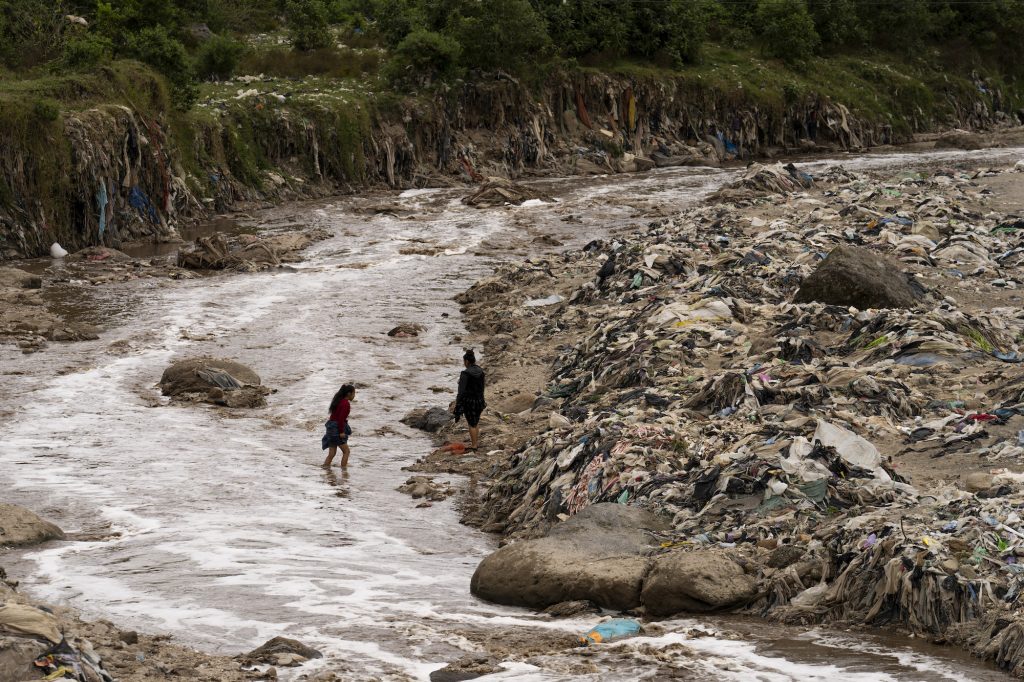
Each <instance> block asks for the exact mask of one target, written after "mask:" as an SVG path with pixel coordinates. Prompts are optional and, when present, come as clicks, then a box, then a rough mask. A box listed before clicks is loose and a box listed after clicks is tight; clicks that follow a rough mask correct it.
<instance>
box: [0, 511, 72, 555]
mask: <svg viewBox="0 0 1024 682" xmlns="http://www.w3.org/2000/svg"><path fill="white" fill-rule="evenodd" d="M63 539H64V531H62V530H61V529H60V528H58V527H57V526H55V525H53V524H52V523H50V522H49V521H44V520H43V519H41V518H39V517H38V516H36V515H35V514H34V513H32V512H30V511H29V510H28V509H25V508H24V507H19V506H17V505H13V504H0V545H6V546H8V547H19V546H26V545H36V544H39V543H40V542H46V541H47V540H63Z"/></svg>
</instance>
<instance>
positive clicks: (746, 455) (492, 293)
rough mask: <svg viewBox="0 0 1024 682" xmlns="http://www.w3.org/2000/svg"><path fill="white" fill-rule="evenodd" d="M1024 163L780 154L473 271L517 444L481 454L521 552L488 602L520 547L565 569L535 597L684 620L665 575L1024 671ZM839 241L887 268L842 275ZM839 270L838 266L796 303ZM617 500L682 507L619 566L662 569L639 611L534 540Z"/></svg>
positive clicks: (689, 597)
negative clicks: (595, 237)
mask: <svg viewBox="0 0 1024 682" xmlns="http://www.w3.org/2000/svg"><path fill="white" fill-rule="evenodd" d="M975 163H976V162H975ZM1021 170H1022V164H1017V167H1016V168H1013V167H999V168H983V167H982V168H979V167H971V168H964V167H942V166H939V167H934V165H933V166H932V167H927V168H924V169H922V170H918V169H916V168H915V169H907V170H893V169H889V170H884V171H875V172H870V173H857V172H850V171H848V170H845V169H843V168H841V167H835V168H830V169H828V170H827V171H825V172H823V173H818V174H816V175H814V176H813V177H804V175H806V174H803V173H802V172H801V171H800V170H799V169H796V168H793V169H790V170H787V169H785V168H783V167H781V166H775V167H768V166H766V167H761V166H755V167H752V168H751V169H750V170H749V171H748V173H747V174H746V175H745V176H744V177H743V178H741V180H740V181H738V182H737V183H735V184H734V185H733V186H731V187H729V188H726V189H725V190H724V191H722V192H720V193H718V195H717V196H715V197H713V198H712V199H711V200H709V201H708V202H706V203H704V204H701V205H698V206H694V207H692V208H687V209H684V210H680V211H679V213H678V215H676V216H675V217H672V218H667V219H661V220H657V221H655V222H651V223H650V224H648V225H646V226H645V227H642V228H637V230H636V231H635V232H634V233H633V234H631V235H629V236H628V237H626V236H623V237H620V238H619V239H617V240H605V241H595V242H593V243H592V244H590V245H588V247H587V248H586V249H583V250H581V251H576V252H569V253H566V254H563V255H561V256H557V257H550V258H538V259H533V260H531V261H528V262H526V263H523V264H520V265H515V266H512V265H510V266H507V267H505V268H503V269H502V270H501V271H499V272H498V273H497V274H496V275H495V276H494V277H492V278H489V279H487V280H484V281H482V282H479V283H478V284H476V285H475V286H474V287H472V288H471V289H470V290H469V291H467V292H466V293H465V294H463V295H462V297H461V298H460V302H461V303H462V304H463V307H464V312H465V314H466V315H467V322H468V325H469V327H470V329H471V330H473V331H474V332H475V334H476V335H477V337H478V338H477V340H478V341H479V343H480V344H481V345H482V346H483V348H484V350H485V366H486V367H487V368H488V370H489V372H490V373H491V375H492V376H493V377H494V378H495V381H494V382H493V383H492V386H493V390H492V393H491V395H492V396H493V399H492V400H491V402H492V403H493V404H494V406H495V408H496V410H495V412H496V414H494V415H492V417H491V421H490V422H489V423H488V424H485V429H484V434H485V440H486V442H487V443H488V444H489V445H490V446H492V447H493V445H494V444H500V445H502V446H504V449H503V450H498V451H494V452H492V453H491V454H490V455H489V457H488V458H487V460H486V461H482V462H477V463H476V464H474V465H469V466H466V467H464V468H463V469H462V470H463V471H467V470H468V472H469V473H476V474H477V475H478V477H479V478H480V479H481V483H482V485H481V491H480V498H479V499H473V498H469V499H467V504H466V520H467V521H468V522H470V523H472V524H475V525H479V526H481V527H483V528H484V529H485V530H489V531H496V532H502V533H503V534H504V535H505V540H504V542H503V544H505V545H506V546H505V547H503V548H502V549H501V550H499V551H498V553H496V554H495V555H492V557H491V558H489V559H488V560H487V561H485V562H484V564H482V565H481V569H480V570H478V576H477V577H476V578H474V587H475V588H477V593H478V594H480V592H481V586H482V585H484V584H485V583H486V579H487V575H486V571H487V570H494V571H497V572H499V573H501V572H504V574H505V575H508V570H509V569H510V567H511V566H513V565H514V566H515V570H517V571H519V575H520V576H521V578H522V580H525V581H526V582H530V581H531V579H533V584H534V585H536V586H538V587H537V589H538V590H542V588H543V587H544V584H543V583H544V581H551V584H552V585H553V586H554V587H553V588H552V591H551V594H547V595H543V596H541V597H536V595H535V597H536V598H535V599H534V601H535V602H536V603H531V604H530V605H531V606H534V607H538V608H543V607H544V606H545V605H547V604H546V603H541V602H542V601H545V600H547V601H552V602H557V601H568V600H571V599H589V600H590V601H593V602H595V603H597V604H598V605H603V606H606V607H610V608H612V607H614V608H627V609H632V610H635V611H637V612H639V613H644V612H646V613H647V615H659V616H663V615H669V613H667V612H664V610H662V611H659V610H658V609H652V608H651V603H652V602H647V601H645V600H644V599H643V594H644V591H645V588H646V581H651V582H652V583H653V582H655V579H657V581H656V582H658V587H659V589H658V590H655V591H654V592H653V595H654V598H655V599H656V600H657V603H658V604H659V605H661V606H664V604H665V600H666V596H665V595H668V596H669V597H671V598H672V599H675V600H676V603H677V604H680V605H682V606H678V607H677V609H676V610H677V611H683V612H693V611H694V610H697V611H712V610H728V611H731V612H742V613H747V614H753V615H759V616H764V617H767V618H770V619H776V620H781V621H785V622H790V623H805V624H807V623H844V624H860V625H866V626H896V627H900V628H904V629H906V630H909V631H911V632H914V633H917V634H922V635H927V636H929V637H930V638H932V639H933V640H934V641H938V642H951V643H957V644H960V645H962V646H964V647H966V648H968V649H970V650H971V651H972V652H974V653H975V654H976V655H978V656H980V657H982V658H984V659H986V660H989V661H992V662H994V663H995V664H997V665H998V666H1000V667H1001V668H1003V669H1005V670H1008V671H1010V672H1012V673H1013V674H1015V675H1018V676H1020V675H1024V665H1022V661H1024V617H1021V614H1020V607H1019V604H1018V597H1019V592H1020V589H1021V587H1022V585H1024V575H1022V574H1024V571H1022V570H1020V569H1019V566H1020V564H1018V555H1020V556H1022V557H1024V521H1022V520H1021V517H1020V516H1019V513H1018V508H1019V507H1020V506H1021V504H1022V503H1024V492H1022V488H1024V475H1022V474H1021V473H1020V472H1021V471H1022V465H1024V435H1020V434H1019V433H1018V431H1021V433H1024V419H1021V416H1022V415H1024V392H1022V387H1024V363H1022V360H1024V356H1022V354H1021V349H1022V345H1021V344H1022V343H1024V313H1022V311H1021V305H1020V301H1021V297H1020V295H1019V294H1018V289H1019V288H1020V287H1021V286H1022V285H1024V271H1022V270H1021V267H1020V262H1021V258H1022V256H1024V243H1022V242H1021V239H1022V237H1024V209H1022V208H1021V205H1022V202H1021V199H1022V197H1024V173H1022V172H1020V171H1021ZM837 247H843V248H847V249H854V250H855V251H854V252H855V253H861V252H863V253H862V255H863V257H864V258H865V259H867V260H871V259H877V262H876V263H875V264H874V270H870V269H869V270H864V271H858V270H856V267H857V266H850V265H849V264H847V265H843V264H839V265H835V264H833V265H832V266H827V265H826V266H823V261H824V260H825V257H826V256H827V255H828V254H829V253H831V252H833V251H834V250H835V249H836V248H837ZM824 267H832V268H833V269H835V268H839V270H838V271H834V272H831V273H830V276H832V277H836V278H838V279H837V280H836V282H838V284H836V282H833V284H835V286H830V287H824V288H823V289H822V291H823V292H824V293H822V291H819V292H811V293H808V294H807V295H806V296H804V295H801V297H800V300H803V301H808V302H803V303H794V302H793V299H794V295H795V294H796V293H797V291H798V289H800V288H801V285H803V284H805V283H807V282H808V281H809V278H810V275H811V274H812V273H814V272H815V271H816V270H821V269H822V268H824ZM851 267H852V268H853V269H850V268H851ZM894 267H895V268H899V269H900V270H902V273H900V272H891V271H892V269H893V268H894ZM843 268H846V269H847V270H846V271H845V272H844V271H843ZM870 272H875V273H876V276H879V277H881V276H882V275H881V274H879V273H888V274H892V275H894V276H896V277H897V278H905V279H901V280H900V281H905V282H906V285H905V286H908V287H909V289H908V291H909V292H910V293H907V294H906V295H905V296H903V297H902V298H900V297H897V300H895V302H893V301H887V300H885V299H884V298H883V299H880V300H882V303H881V304H882V305H900V306H907V307H890V308H881V307H873V306H871V305H870V301H872V300H873V299H872V297H873V296H876V297H877V296H883V297H884V296H885V295H886V294H887V293H890V292H889V291H888V289H890V288H891V287H878V286H876V287H874V290H873V291H871V290H869V291H861V289H860V286H859V284H860V283H861V282H862V281H864V280H865V278H868V277H870ZM865 273H868V274H865ZM843 278H846V279H843ZM844 281H845V282H847V284H846V285H845V286H846V289H850V290H856V291H854V292H853V295H856V296H862V297H865V298H862V299H861V300H863V301H865V303H864V307H863V308H854V307H849V306H850V303H849V302H848V301H847V300H845V298H844V297H843V296H844V295H845V294H849V293H850V292H849V291H844V287H843V282H844ZM868 289H871V287H868ZM829 290H830V291H831V293H829ZM830 296H836V297H837V298H836V299H835V300H829V297H830ZM907 296H909V297H912V298H911V299H908V298H906V297H907ZM823 299H824V300H823ZM537 301H543V302H544V304H543V305H541V304H538V303H536V302H537ZM875 305H876V306H877V305H879V304H877V303H876V304H875ZM426 466H427V467H429V466H430V464H429V463H427V464H426ZM440 466H444V464H441V465H440ZM601 503H612V504H618V505H620V506H629V507H633V506H636V507H642V508H645V509H647V510H650V511H653V512H656V513H658V514H659V515H660V517H661V518H662V520H668V521H669V522H670V523H669V528H667V529H664V528H662V529H655V528H652V527H649V526H644V525H641V526H630V527H629V528H627V529H625V530H624V532H626V531H628V532H630V533H632V532H642V533H644V534H645V535H646V536H648V537H651V538H654V539H656V540H657V542H655V543H653V544H652V546H651V547H649V548H643V549H639V550H636V551H634V550H633V549H630V551H629V552H626V553H625V554H623V553H619V554H616V553H614V552H611V551H610V550H609V552H607V554H608V556H606V557H604V559H607V561H606V562H604V564H603V565H604V569H603V570H604V571H606V572H610V573H616V572H617V571H619V569H620V568H621V572H620V573H621V575H627V574H629V575H634V574H633V573H630V571H634V569H635V560H636V559H637V557H640V558H642V559H643V560H644V561H646V562H647V563H646V564H645V566H644V567H643V568H642V569H640V570H639V571H638V572H636V573H635V574H636V575H638V576H639V578H638V579H639V580H640V582H641V584H640V585H639V589H638V590H637V591H636V592H635V594H637V595H639V597H638V599H639V602H629V600H627V601H626V602H620V603H615V602H616V600H617V598H618V597H621V594H622V593H621V592H616V593H614V594H615V595H616V596H614V597H613V596H609V595H611V594H612V593H611V592H609V591H608V590H607V589H606V588H607V587H608V584H607V582H602V580H603V578H602V577H601V576H596V577H594V576H590V577H593V578H594V582H592V583H590V584H589V585H584V586H583V587H582V588H581V587H580V584H579V583H580V582H582V581H584V580H588V579H589V578H586V577H581V578H580V579H579V580H578V581H577V583H576V584H573V583H572V582H569V583H561V585H562V587H561V588H559V587H558V586H559V584H560V583H558V581H559V580H564V579H565V575H564V574H562V573H559V571H558V567H557V566H555V565H554V564H553V562H554V559H553V558H551V557H549V556H547V555H546V554H545V552H544V551H542V550H543V547H544V545H543V544H534V545H531V544H530V543H544V542H545V541H546V539H545V538H544V537H542V536H544V535H546V534H547V533H549V532H551V530H552V529H557V528H558V527H559V525H558V524H559V522H560V521H562V520H564V519H567V518H571V517H572V516H574V515H575V514H577V513H579V512H580V511H582V510H584V509H587V508H589V507H591V506H594V505H598V504H601ZM601 506H604V505H601ZM602 528H604V529H605V531H607V526H602ZM623 537H625V536H623ZM535 538H540V539H535ZM577 542H579V541H578V540H577ZM510 543H511V544H510ZM516 545H521V546H526V547H533V548H535V549H537V551H534V552H529V551H523V552H519V553H518V554H517V556H516V557H512V556H511V555H510V554H508V552H510V551H511V550H512V549H513V548H515V546H516ZM587 551H588V552H589V555H593V556H590V558H591V559H592V560H595V561H597V560H599V559H601V557H600V556H599V555H601V548H600V547H594V548H590V549H588V550H587ZM502 552H506V554H507V555H508V556H509V562H513V560H514V561H516V562H519V563H507V564H504V565H503V564H502V563H501V562H500V561H498V560H497V559H495V557H499V555H501V554H502ZM524 554H525V555H528V556H529V559H528V560H525V561H524V560H523V559H522V556H521V555H524ZM589 555H588V556H589ZM690 555H693V556H694V557H703V559H704V560H703V561H701V560H698V561H696V562H693V561H688V559H687V557H688V556H690ZM712 556H713V557H714V561H711V560H710V559H709V557H712ZM620 559H621V561H619V560H620ZM489 562H490V565H491V568H490V569H485V564H488V563H489ZM617 562H618V563H617ZM630 562H633V563H630ZM737 567H738V569H737ZM726 569H727V570H726ZM737 570H739V573H736V571H737ZM580 573H581V575H585V576H589V575H590V572H588V571H581V572H580ZM616 574H617V575H618V574H619V573H616ZM737 580H739V581H741V582H743V583H747V582H748V581H749V580H754V581H756V585H757V587H756V589H755V590H753V592H752V593H749V594H748V593H747V591H746V590H745V588H744V589H734V588H735V586H736V585H737ZM621 584H622V585H627V584H628V585H629V586H630V587H629V590H630V591H632V590H633V587H635V586H634V585H633V584H632V583H630V582H629V580H625V579H624V580H623V582H622V583H621ZM577 588H579V589H577ZM652 589H653V588H652ZM559 590H561V591H562V592H572V594H561V593H560V591H559ZM588 590H589V592H588ZM730 590H731V591H730ZM484 593H485V594H484V596H490V597H491V598H494V599H496V600H500V599H501V597H500V596H495V595H494V594H493V593H490V594H488V593H487V592H486V589H484ZM631 593H632V592H631ZM723 594H725V595H730V594H731V595H733V596H735V597H737V598H736V599H726V600H723V601H715V600H716V599H717V598H718V597H720V596H722V595H723ZM538 600H539V601H538ZM602 602H603V603H602ZM687 604H688V605H689V607H687V606H686V605H687ZM695 605H696V606H695Z"/></svg>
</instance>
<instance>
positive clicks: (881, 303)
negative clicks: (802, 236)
mask: <svg viewBox="0 0 1024 682" xmlns="http://www.w3.org/2000/svg"><path fill="white" fill-rule="evenodd" d="M921 298H922V294H921V293H920V292H919V291H918V290H917V289H915V287H914V286H912V285H911V282H910V279H909V276H908V275H907V274H905V273H904V272H903V270H902V268H901V267H900V264H899V263H897V262H896V261H894V260H892V259H891V258H889V257H887V256H883V255H881V254H877V253H875V252H873V251H869V250H867V249H863V248H860V247H857V246H837V247H836V248H834V249H832V251H831V252H830V253H829V254H828V257H827V258H825V260H824V261H822V263H821V265H819V266H818V269H817V270H815V271H814V273H812V274H811V276H810V277H808V278H807V279H805V280H804V282H803V284H801V285H800V289H799V290H797V292H796V296H795V297H794V298H793V301H794V302H796V303H811V302H814V301H817V302H819V303H827V304H830V305H841V306H853V307H854V308H858V309H860V310H865V309H867V308H913V307H914V306H915V305H917V303H918V302H919V301H920V299H921Z"/></svg>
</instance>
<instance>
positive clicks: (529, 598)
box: [470, 503, 668, 610]
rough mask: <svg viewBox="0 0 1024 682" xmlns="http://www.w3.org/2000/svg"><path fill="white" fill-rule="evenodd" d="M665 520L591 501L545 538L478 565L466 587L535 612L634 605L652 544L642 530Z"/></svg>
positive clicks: (658, 526)
mask: <svg viewBox="0 0 1024 682" xmlns="http://www.w3.org/2000/svg"><path fill="white" fill-rule="evenodd" d="M667 526H668V524H667V522H666V521H664V520H662V519H660V518H658V517H656V516H654V515H653V514H651V513H649V512H646V511H644V510H642V509H637V508H635V507H627V506H625V505H621V504H614V503H602V504H594V505H591V506H589V507H587V508H586V509H584V510H583V511H581V512H580V513H579V514H577V515H576V516H573V517H570V518H569V519H567V520H565V521H563V522H562V523H560V524H558V525H557V526H555V527H554V528H552V529H551V531H549V532H548V534H547V535H546V536H545V537H542V538H538V539H535V540H523V541H520V542H516V543H514V544H511V545H507V546H505V547H502V548H501V549H499V550H498V551H496V552H495V553H493V554H491V555H490V556H489V557H487V558H486V559H484V560H483V562H481V563H480V565H479V566H478V567H477V569H476V572H475V573H474V574H473V580H472V582H471V583H470V590H471V591H472V593H473V594H475V595H476V596H478V597H480V598H481V599H486V600H487V601H492V602H496V603H498V604H506V605H509V606H529V607H532V608H536V609H543V608H546V607H548V606H551V605H552V604H558V603H560V602H565V601H574V600H589V601H592V602H594V603H595V604H597V605H598V606H600V607H602V608H607V609H617V610H626V609H631V608H635V607H637V606H639V605H640V590H641V586H642V582H643V579H644V575H645V574H646V572H647V569H648V566H649V563H650V561H651V560H650V559H649V558H648V557H647V556H646V554H647V553H649V552H650V551H651V550H652V549H653V548H654V547H656V544H655V542H654V541H653V540H652V539H651V537H650V536H649V535H648V534H647V533H645V532H644V531H645V529H665V528H667Z"/></svg>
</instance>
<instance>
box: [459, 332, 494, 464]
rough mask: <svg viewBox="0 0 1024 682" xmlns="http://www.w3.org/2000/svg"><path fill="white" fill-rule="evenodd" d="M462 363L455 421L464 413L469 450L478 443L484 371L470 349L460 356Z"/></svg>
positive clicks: (483, 402) (483, 404)
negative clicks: (462, 368) (463, 367)
mask: <svg viewBox="0 0 1024 682" xmlns="http://www.w3.org/2000/svg"><path fill="white" fill-rule="evenodd" d="M462 364H463V365H465V367H466V369H464V370H462V374H460V375H459V395H458V397H456V398H455V415H454V417H453V418H454V419H455V421H458V420H459V417H461V416H463V415H465V416H466V423H467V424H468V425H469V443H470V447H469V449H470V450H476V449H477V447H478V446H479V445H480V428H479V426H478V425H479V424H480V415H481V414H482V413H483V411H484V408H485V407H487V403H486V401H485V400H484V371H483V370H482V369H480V367H479V366H478V365H477V364H476V354H475V353H474V352H473V350H472V349H470V350H467V351H466V354H465V355H463V356H462Z"/></svg>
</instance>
